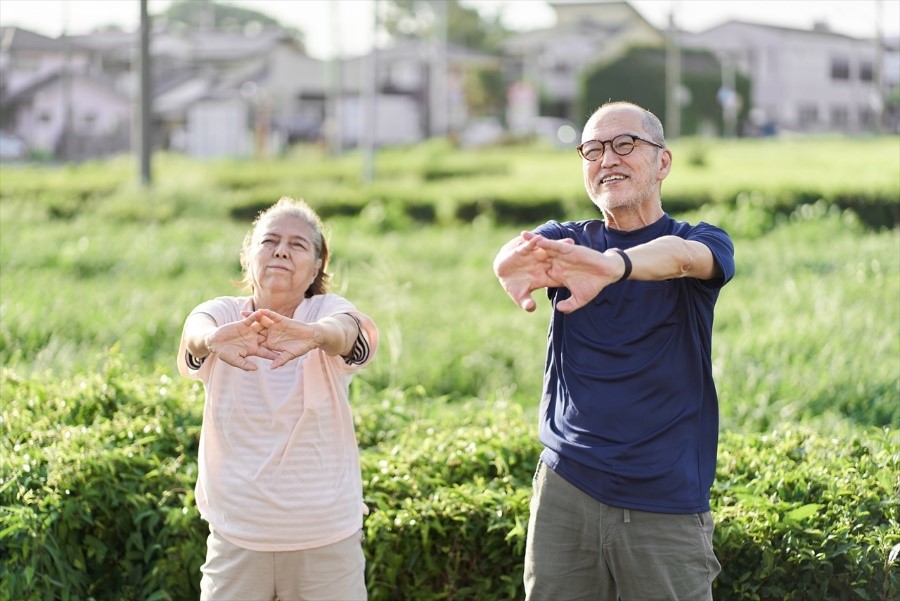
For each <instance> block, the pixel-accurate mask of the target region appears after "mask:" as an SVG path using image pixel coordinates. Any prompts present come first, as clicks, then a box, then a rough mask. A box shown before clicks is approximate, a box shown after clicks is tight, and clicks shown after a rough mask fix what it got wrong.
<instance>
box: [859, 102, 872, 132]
mask: <svg viewBox="0 0 900 601" xmlns="http://www.w3.org/2000/svg"><path fill="white" fill-rule="evenodd" d="M859 124H860V125H861V126H862V127H872V126H874V125H875V111H873V110H872V109H870V108H869V107H867V106H862V107H860V108H859Z"/></svg>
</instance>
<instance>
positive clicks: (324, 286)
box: [241, 196, 331, 298]
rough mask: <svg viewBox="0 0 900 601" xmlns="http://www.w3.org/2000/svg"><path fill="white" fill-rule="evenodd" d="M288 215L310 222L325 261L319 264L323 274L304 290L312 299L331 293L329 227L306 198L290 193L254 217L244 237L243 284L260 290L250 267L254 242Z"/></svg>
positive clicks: (320, 257)
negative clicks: (268, 228) (290, 194)
mask: <svg viewBox="0 0 900 601" xmlns="http://www.w3.org/2000/svg"><path fill="white" fill-rule="evenodd" d="M284 216H288V217H294V218H296V219H299V220H301V221H303V222H305V223H306V224H308V225H309V227H310V229H312V232H313V247H314V248H315V251H316V258H317V259H321V260H322V266H321V267H319V273H318V274H316V278H315V279H314V280H313V282H312V284H310V285H309V288H307V289H306V291H305V292H304V297H305V298H309V297H311V296H315V295H316V294H325V293H326V292H328V283H329V280H330V279H331V276H330V275H329V274H328V272H327V271H326V270H327V269H328V255H329V253H328V241H327V240H326V239H325V235H324V232H323V230H324V229H325V226H324V224H323V223H322V219H321V218H320V217H319V215H318V213H316V212H315V210H313V208H312V207H310V206H309V205H308V204H306V201H304V200H302V199H295V198H291V197H289V196H282V197H281V198H279V199H278V202H276V203H275V204H273V205H272V206H271V207H269V208H268V209H265V210H264V211H261V212H260V214H259V215H258V216H257V218H256V220H254V222H253V227H251V228H250V231H248V232H247V235H246V236H244V242H243V244H242V245H241V270H242V272H243V279H242V280H241V283H242V284H243V286H244V288H245V289H247V290H249V291H250V293H251V294H252V293H254V292H255V291H256V281H255V280H254V275H253V273H252V270H251V269H250V255H251V253H252V249H253V242H254V240H256V238H257V237H258V235H259V233H260V232H261V231H262V230H263V228H264V227H265V226H266V225H267V224H268V223H269V222H271V221H272V220H273V219H277V218H279V217H284Z"/></svg>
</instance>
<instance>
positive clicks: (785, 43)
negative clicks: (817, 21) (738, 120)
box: [681, 21, 881, 133]
mask: <svg viewBox="0 0 900 601" xmlns="http://www.w3.org/2000/svg"><path fill="white" fill-rule="evenodd" d="M681 43H682V45H684V46H693V47H697V48H704V49H707V50H710V51H712V52H714V53H715V54H716V55H717V56H718V58H719V60H720V61H721V62H722V64H723V70H726V71H727V70H728V69H737V70H739V71H740V72H742V73H744V74H745V75H747V76H749V77H750V79H751V82H752V84H751V90H752V91H751V98H750V99H749V101H750V103H751V105H752V108H751V112H750V118H751V121H752V122H753V125H754V126H755V130H756V132H764V133H774V132H802V133H823V132H843V133H859V132H866V131H873V130H875V129H877V125H878V118H879V115H880V109H881V105H880V103H881V95H880V94H879V92H878V89H877V86H876V82H875V73H876V60H877V52H876V44H875V42H874V41H873V40H868V39H858V38H853V37H849V36H846V35H842V34H839V33H835V32H833V31H830V30H829V29H828V28H827V27H825V26H824V25H817V26H816V27H815V28H813V29H812V30H802V29H792V28H787V27H778V26H773V25H763V24H760V23H748V22H745V21H728V22H726V23H723V24H721V25H718V26H716V27H713V28H710V29H707V30H706V31H703V32H700V33H696V34H688V33H685V34H683V35H682V38H681ZM726 79H727V77H726ZM745 133H755V132H745Z"/></svg>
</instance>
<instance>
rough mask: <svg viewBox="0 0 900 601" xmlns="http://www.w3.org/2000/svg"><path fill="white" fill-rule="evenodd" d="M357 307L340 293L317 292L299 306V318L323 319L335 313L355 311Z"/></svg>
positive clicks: (308, 319) (306, 319) (305, 319)
mask: <svg viewBox="0 0 900 601" xmlns="http://www.w3.org/2000/svg"><path fill="white" fill-rule="evenodd" d="M355 310H356V307H354V306H353V303H351V302H350V301H348V300H347V299H346V298H344V297H343V296H340V295H339V294H332V293H330V292H329V293H325V294H316V295H313V296H310V297H309V298H306V299H304V301H303V302H302V303H300V306H299V307H297V313H298V315H297V316H296V317H297V318H299V319H301V320H303V321H312V320H315V319H321V318H322V317H326V316H328V315H334V314H335V313H346V312H347V311H355Z"/></svg>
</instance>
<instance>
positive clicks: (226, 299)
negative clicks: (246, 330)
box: [192, 296, 250, 322]
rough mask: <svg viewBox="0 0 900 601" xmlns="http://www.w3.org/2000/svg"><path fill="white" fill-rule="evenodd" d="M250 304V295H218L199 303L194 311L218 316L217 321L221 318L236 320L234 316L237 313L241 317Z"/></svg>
mask: <svg viewBox="0 0 900 601" xmlns="http://www.w3.org/2000/svg"><path fill="white" fill-rule="evenodd" d="M249 306H250V297H249V296H217V297H215V298H211V299H209V300H207V301H204V302H202V303H200V304H199V305H197V307H196V308H195V309H194V310H193V311H192V313H207V314H209V315H212V316H213V317H214V318H216V321H217V322H218V321H219V320H220V318H225V319H227V320H228V321H234V319H235V318H234V316H235V315H237V316H238V319H239V316H240V314H241V311H243V310H244V309H247V308H248V307H249Z"/></svg>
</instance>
